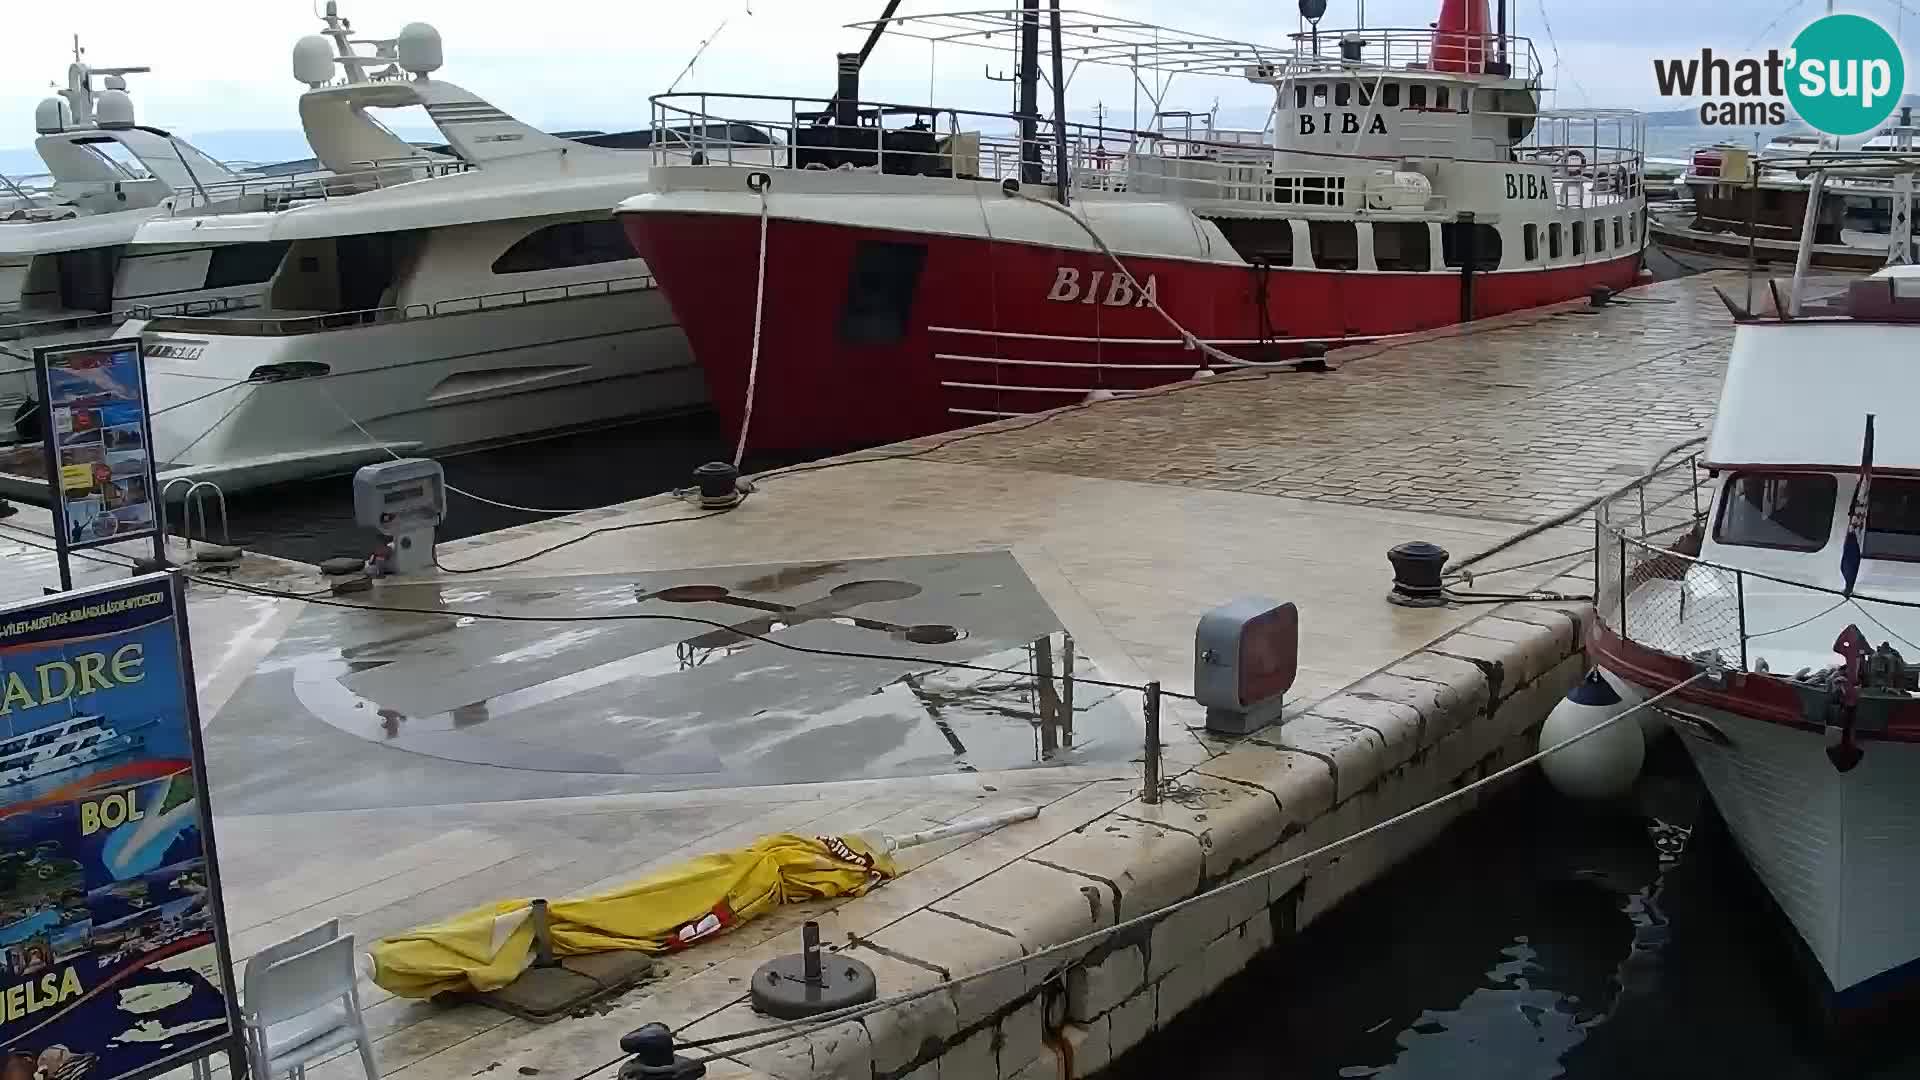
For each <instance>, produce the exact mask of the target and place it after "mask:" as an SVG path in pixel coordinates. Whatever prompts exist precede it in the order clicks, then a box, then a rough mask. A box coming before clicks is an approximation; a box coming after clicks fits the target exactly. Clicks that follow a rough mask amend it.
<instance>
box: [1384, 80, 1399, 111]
mask: <svg viewBox="0 0 1920 1080" xmlns="http://www.w3.org/2000/svg"><path fill="white" fill-rule="evenodd" d="M1380 103H1381V104H1382V105H1385V106H1386V107H1387V108H1389V109H1397V108H1399V107H1400V84H1399V83H1397V82H1390V83H1388V84H1387V85H1386V86H1385V87H1384V88H1383V89H1382V90H1381V91H1380Z"/></svg>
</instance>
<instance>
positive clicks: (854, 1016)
mask: <svg viewBox="0 0 1920 1080" xmlns="http://www.w3.org/2000/svg"><path fill="white" fill-rule="evenodd" d="M1708 674H1709V673H1708V672H1699V673H1696V674H1694V675H1692V676H1690V677H1689V678H1687V679H1685V680H1683V681H1681V682H1678V683H1675V684H1674V685H1673V686H1670V687H1668V688H1667V689H1665V690H1663V691H1661V692H1660V693H1658V694H1655V695H1653V696H1651V697H1649V698H1647V699H1646V700H1645V701H1642V702H1640V703H1639V704H1637V705H1634V706H1633V707H1631V708H1629V709H1624V710H1622V711H1621V712H1619V713H1616V714H1615V715H1613V716H1611V717H1609V718H1607V719H1606V720H1603V721H1601V722H1599V723H1597V724H1595V725H1593V726H1592V727H1590V728H1588V729H1586V730H1585V731H1582V732H1580V733H1578V734H1576V735H1573V736H1571V737H1569V738H1568V739H1566V740H1565V741H1563V742H1559V743H1555V744H1554V745H1552V746H1549V747H1546V748H1544V749H1542V750H1539V751H1537V752H1535V753H1533V754H1529V755H1528V756H1526V757H1524V758H1521V759H1520V760H1519V761H1516V762H1514V763H1513V764H1511V765H1508V766H1506V767H1505V768H1502V769H1499V770H1497V771H1495V772H1493V773H1489V774H1488V775H1486V776H1484V777H1482V778H1480V779H1478V780H1475V781H1472V782H1470V783H1468V784H1465V785H1463V786H1461V787H1459V788H1456V789H1454V790H1452V791H1449V792H1447V793H1445V794H1443V795H1441V796H1439V797H1437V798H1435V799H1432V800H1429V801H1428V802H1425V803H1422V804H1420V805H1419V806H1416V807H1414V808H1412V809H1410V810H1407V811H1405V812H1403V813H1400V814H1396V815H1395V816H1393V817H1390V818H1387V819H1386V820H1384V821H1379V822H1375V823H1374V824H1373V825H1370V826H1368V827H1366V828H1364V829H1361V830H1360V831H1358V832H1355V833H1352V834H1349V835H1347V836H1344V837H1341V838H1339V839H1336V840H1332V841H1329V842H1328V843H1326V844H1322V845H1321V846H1319V847H1317V848H1315V849H1313V850H1312V851H1308V852H1305V853H1303V854H1300V855H1296V856H1294V857H1292V858H1290V859H1286V860H1284V861H1282V862H1279V863H1276V864H1275V865H1273V866H1270V867H1267V868H1265V869H1263V870H1259V871H1256V872H1254V873H1252V874H1249V875H1247V876H1246V877H1243V878H1237V879H1235V880H1233V881H1230V882H1227V883H1226V884H1224V885H1220V886H1217V887H1215V888H1212V889H1208V890H1206V891H1205V892H1201V893H1198V894H1196V895H1194V896H1190V897H1188V898H1186V899H1185V900H1180V901H1177V902H1175V903H1172V904H1168V905H1167V906H1165V907H1162V908H1160V909H1158V910H1155V911H1150V912H1147V913H1145V914H1143V915H1136V916H1134V917H1133V918H1130V919H1126V920H1122V921H1120V922H1116V923H1115V924H1113V925H1112V926H1107V927H1102V928H1100V929H1098V930H1094V931H1092V932H1090V933H1086V934H1081V935H1079V936H1077V937H1073V938H1070V939H1068V940H1066V941H1062V942H1059V943H1058V944H1055V945H1050V946H1047V947H1045V948H1041V949H1037V950H1035V951H1033V952H1031V953H1026V954H1024V955H1022V956H1021V957H1020V958H1019V959H1016V960H1009V961H1006V962H1003V963H999V964H994V965H991V966H989V967H986V968H983V969H981V970H980V971H975V972H969V973H967V974H963V975H956V976H953V977H951V978H949V979H947V980H945V981H942V982H939V983H936V984H934V985H932V986H928V987H923V988H921V989H919V990H913V991H908V992H906V993H901V994H895V995H893V996H891V997H883V998H880V999H878V1000H875V1001H872V1002H869V1003H867V1004H865V1005H860V1006H855V1007H853V1008H848V1009H842V1010H838V1011H836V1012H831V1013H824V1014H821V1015H818V1016H814V1017H810V1018H808V1019H807V1020H804V1021H786V1022H782V1023H776V1024H768V1025H765V1026H762V1027H758V1028H751V1029H748V1030H745V1031H737V1032H733V1033H731V1034H727V1035H716V1036H713V1037H712V1038H707V1039H696V1040H691V1041H688V1042H682V1043H679V1044H678V1046H679V1048H681V1049H691V1050H710V1052H708V1053H704V1054H701V1055H698V1056H694V1057H686V1058H683V1059H682V1060H683V1061H686V1062H688V1063H689V1064H697V1065H705V1064H707V1063H709V1062H713V1061H718V1060H721V1059H722V1058H729V1057H737V1056H738V1055H740V1054H746V1053H751V1052H753V1051H755V1050H764V1049H767V1048H769V1047H772V1046H778V1045H780V1044H781V1043H785V1042H789V1041H791V1040H793V1039H798V1038H804V1037H806V1036H807V1035H808V1034H809V1033H810V1032H813V1031H818V1030H822V1029H824V1028H826V1027H829V1026H831V1025H834V1024H842V1023H847V1022H850V1021H854V1020H859V1019H862V1018H864V1017H867V1016H871V1015H873V1014H874V1013H878V1012H882V1011H884V1010H886V1009H891V1008H894V1007H896V1006H900V1005H906V1004H911V1003H912V1002H915V1001H919V1000H921V999H923V998H926V997H930V996H932V995H934V994H937V993H941V992H942V991H946V990H950V989H952V988H954V987H956V986H963V985H965V984H967V983H971V982H976V981H979V980H981V979H987V978H992V977H993V976H995V975H999V974H1003V973H1005V972H1007V971H1011V970H1013V969H1015V968H1020V967H1024V966H1025V965H1027V964H1030V963H1033V962H1035V961H1038V960H1044V959H1047V958H1049V957H1053V956H1058V955H1060V954H1062V953H1068V952H1072V951H1074V950H1077V949H1081V948H1084V947H1087V946H1091V945H1097V944H1099V943H1100V942H1102V941H1104V940H1106V939H1107V938H1109V937H1112V936H1113V935H1115V934H1120V933H1125V932H1126V931H1129V930H1133V929H1137V928H1140V927H1143V926H1149V925H1151V924H1153V923H1155V922H1157V921H1159V920H1161V919H1164V918H1166V917H1168V916H1170V915H1173V914H1175V913H1176V912H1179V911H1183V910H1185V909H1187V908H1189V907H1193V906H1194V905H1196V904H1200V903H1203V902H1205V901H1208V900H1212V899H1215V898H1217V897H1220V896H1223V895H1225V894H1227V893H1228V892H1230V891H1232V890H1234V889H1238V888H1244V887H1246V886H1248V885H1251V884H1253V883H1255V882H1260V881H1264V880H1266V879H1267V878H1269V877H1272V876H1274V875H1277V874H1279V873H1282V872H1283V871H1286V870H1290V869H1292V868H1294V867H1296V866H1299V865H1301V864H1303V863H1307V862H1311V861H1312V860H1314V859H1318V858H1323V857H1325V856H1327V855H1329V854H1331V853H1333V852H1335V851H1339V850H1342V849H1344V848H1347V847H1350V846H1352V845H1354V844H1357V843H1359V842H1361V841H1362V840H1365V839H1367V838H1369V837H1371V836H1374V835H1376V834H1378V833H1381V832H1385V831H1387V830H1389V829H1392V828H1394V827H1396V826H1398V825H1400V824H1402V823H1404V822H1407V821H1411V820H1413V819H1414V818H1417V817H1420V816H1421V815H1424V814H1427V813H1430V812H1432V811H1434V810H1436V809H1439V808H1440V807H1443V806H1446V805H1448V804H1450V803H1453V802H1455V801H1458V800H1460V799H1463V798H1465V797H1466V796H1468V795H1470V794H1472V793H1474V792H1476V791H1479V790H1481V789H1482V788H1485V787H1487V786H1488V785H1491V784H1494V783H1498V782H1499V781H1501V780H1504V779H1506V778H1507V777H1510V776H1512V775H1514V774H1515V773H1517V772H1519V771H1520V770H1522V769H1525V768H1528V767H1530V766H1532V765H1535V764H1537V763H1539V762H1540V761H1542V760H1544V759H1545V758H1547V757H1549V756H1551V755H1553V754H1556V753H1559V752H1560V751H1562V750H1565V749H1567V748H1568V747H1571V746H1575V745H1577V744H1579V743H1581V742H1583V741H1585V740H1586V739H1589V738H1593V737H1594V736H1596V735H1598V734H1599V733H1601V732H1603V731H1607V730H1610V729H1611V728H1612V727H1613V725H1615V724H1618V723H1622V722H1624V721H1626V720H1627V719H1628V718H1630V717H1634V716H1637V715H1638V714H1639V713H1640V711H1641V710H1642V709H1646V708H1650V707H1652V706H1653V705H1655V704H1656V703H1658V702H1660V701H1663V700H1665V699H1666V698H1668V697H1671V696H1673V695H1675V694H1678V693H1680V692H1681V691H1682V690H1685V689H1687V688H1688V687H1690V686H1692V685H1693V684H1695V683H1697V682H1699V681H1701V680H1702V679H1705V678H1707V677H1708ZM1151 685H1152V684H1149V686H1151ZM1071 963H1072V962H1071V961H1068V962H1067V963H1066V964H1065V965H1063V968H1062V969H1063V970H1064V968H1065V967H1070V966H1071ZM1057 974H1058V973H1057V972H1055V973H1049V976H1048V977H1052V976H1053V975H1057ZM1037 981H1039V982H1045V981H1046V979H1044V978H1043V979H1040V980H1037ZM740 1040H758V1041H752V1042H748V1043H747V1044H746V1045H744V1046H734V1047H733V1048H731V1049H725V1050H714V1049H711V1048H714V1047H720V1046H724V1045H726V1044H729V1043H735V1042H738V1041H740ZM619 1060H620V1059H617V1058H616V1059H615V1060H614V1061H612V1062H608V1063H607V1064H606V1065H602V1066H600V1067H599V1068H597V1069H593V1070H591V1071H589V1072H587V1073H583V1074H581V1076H580V1077H577V1078H575V1080H585V1078H586V1077H588V1076H591V1075H593V1073H597V1072H599V1071H600V1070H601V1069H605V1068H607V1067H608V1066H610V1065H613V1064H615V1063H617V1062H618V1061H619Z"/></svg>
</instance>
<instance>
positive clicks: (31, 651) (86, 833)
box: [0, 571, 246, 1080]
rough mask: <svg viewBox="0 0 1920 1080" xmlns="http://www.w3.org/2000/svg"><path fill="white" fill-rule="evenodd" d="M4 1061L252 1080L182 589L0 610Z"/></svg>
mask: <svg viewBox="0 0 1920 1080" xmlns="http://www.w3.org/2000/svg"><path fill="white" fill-rule="evenodd" d="M0 756H6V757H7V760H8V761H9V763H10V764H9V768H8V771H7V773H6V779H5V780H4V782H0V985H4V990H0V1059H4V1060H5V1062H6V1064H7V1067H8V1069H9V1070H12V1069H14V1068H15V1067H16V1065H17V1066H18V1067H19V1068H21V1069H23V1070H25V1071H27V1072H31V1073H33V1074H34V1075H35V1076H36V1077H42V1076H43V1077H44V1078H45V1080H150V1078H152V1077H156V1076H159V1075H161V1074H162V1073H166V1072H169V1071H171V1070H174V1069H178V1068H181V1067H182V1066H189V1067H191V1069H192V1071H193V1072H194V1074H195V1075H196V1076H207V1075H208V1074H209V1073H210V1072H211V1068H210V1066H209V1064H208V1059H209V1057H210V1056H211V1055H212V1054H214V1053H218V1052H224V1053H225V1054H226V1055H227V1057H228V1061H229V1063H230V1065H231V1066H232V1070H233V1074H234V1076H236V1077H244V1076H245V1073H246V1053H245V1049H244V1046H245V1042H244V1036H243V1034H242V1031H243V1029H242V1026H241V1023H240V1017H239V1008H238V1004H239V1003H238V988H237V987H236V986H235V985H234V976H233V962H232V953H231V950H230V946H229V941H228V936H227V930H226V911H225V905H224V903H223V901H222V896H221V883H220V872H219V860H218V857H217V854H216V851H215V847H214V840H213V811H212V808H211V806H210V805H209V802H208V795H207V767H206V756H205V751H204V749H203V747H202V745H201V739H200V718H199V707H198V704H197V702H196V701H195V695H194V675H193V658H192V651H191V647H190V641H189V635H188V627H187V608H186V578H185V576H184V574H182V573H181V572H179V571H172V572H167V573H154V574H145V575H142V576H140V577H137V578H134V579H132V580H130V581H114V582H108V583H105V584H100V585H93V586H87V587H85V588H81V589H78V590H74V591H70V592H63V593H59V594H56V595H53V596H49V597H44V598H40V599H36V600H33V601H30V602H26V603H21V604H16V605H11V606H5V607H0Z"/></svg>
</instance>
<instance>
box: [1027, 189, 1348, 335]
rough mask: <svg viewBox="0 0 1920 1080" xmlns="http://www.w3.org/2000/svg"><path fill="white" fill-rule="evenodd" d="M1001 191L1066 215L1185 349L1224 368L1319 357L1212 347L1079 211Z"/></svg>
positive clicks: (1043, 200)
mask: <svg viewBox="0 0 1920 1080" xmlns="http://www.w3.org/2000/svg"><path fill="white" fill-rule="evenodd" d="M1001 190H1002V191H1005V192H1006V193H1007V194H1009V195H1012V196H1013V197H1014V198H1016V199H1025V200H1027V201H1028V202H1030V203H1034V204H1035V205H1038V206H1044V207H1046V208H1047V209H1049V210H1053V211H1056V212H1058V213H1060V214H1064V215H1066V218H1067V220H1068V221H1071V222H1073V223H1074V224H1075V225H1078V226H1080V230H1081V231H1082V232H1084V233H1086V234H1087V236H1088V238H1089V239H1091V240H1092V241H1093V242H1094V244H1095V246H1097V247H1099V249H1100V251H1101V253H1102V254H1104V255H1105V256H1106V257H1107V258H1108V259H1110V260H1112V262H1113V265H1114V266H1115V267H1117V268H1118V269H1119V271H1120V274H1121V276H1122V277H1125V278H1126V279H1127V284H1128V285H1131V286H1132V287H1133V295H1135V296H1138V297H1141V298H1143V299H1145V300H1146V302H1147V303H1148V304H1149V305H1150V306H1152V308H1153V310H1155V311H1157V312H1159V313H1160V317H1161V318H1163V319H1165V320H1167V325H1168V326H1171V327H1173V331H1174V333H1176V334H1179V335H1180V340H1181V341H1183V342H1185V343H1186V346H1187V348H1189V349H1197V350H1199V352H1200V355H1202V356H1204V357H1206V358H1207V359H1209V360H1216V361H1218V362H1220V363H1222V364H1224V365H1226V366H1227V367H1236V368H1261V367H1296V366H1298V365H1300V364H1302V363H1305V362H1307V361H1310V360H1318V359H1320V357H1317V356H1316V357H1301V358H1300V359H1298V360H1244V359H1242V358H1240V357H1238V356H1235V355H1233V354H1232V353H1230V352H1224V351H1222V350H1220V349H1216V348H1214V347H1213V346H1211V345H1209V344H1207V343H1206V342H1204V341H1201V340H1200V338H1199V337H1198V336H1196V335H1195V334H1194V333H1193V332H1192V331H1190V330H1188V329H1187V328H1186V327H1184V326H1181V325H1180V322H1179V320H1178V319H1175V318H1174V317H1173V316H1172V315H1169V314H1167V309H1166V308H1163V307H1161V306H1160V298H1159V297H1157V296H1155V295H1154V294H1153V293H1152V292H1151V291H1150V290H1148V289H1146V288H1145V287H1143V286H1142V285H1141V284H1140V280H1139V279H1138V278H1136V277H1134V276H1133V271H1131V270H1129V269H1127V264H1126V263H1124V262H1121V261H1120V256H1119V255H1118V254H1116V253H1115V252H1114V250H1113V249H1112V248H1110V247H1108V246H1107V242H1106V241H1105V240H1103V239H1101V237H1100V234H1099V233H1097V232H1095V231H1094V228H1093V225H1092V224H1090V223H1089V222H1088V221H1087V220H1086V219H1085V218H1083V217H1081V216H1080V215H1079V214H1076V213H1074V212H1073V211H1072V210H1069V209H1067V208H1066V207H1064V206H1062V205H1060V204H1059V203H1057V202H1053V201H1052V200H1049V199H1041V198H1036V197H1035V196H1032V195H1029V194H1027V193H1026V192H1025V191H1022V190H1020V189H1019V188H1016V187H1002V188H1001ZM1368 340H1373V339H1368ZM1198 368H1199V370H1202V371H1212V370H1213V365H1212V364H1206V363H1202V364H1200V365H1198Z"/></svg>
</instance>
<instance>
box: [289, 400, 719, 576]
mask: <svg viewBox="0 0 1920 1080" xmlns="http://www.w3.org/2000/svg"><path fill="white" fill-rule="evenodd" d="M314 387H315V389H317V390H318V391H319V393H320V396H321V397H323V398H325V399H327V404H329V405H331V406H333V409H334V411H335V412H337V413H339V414H340V415H341V416H342V417H344V418H345V419H346V421H347V423H349V424H352V425H353V427H354V430H356V431H358V432H359V433H360V434H361V435H363V436H365V437H366V440H367V441H368V442H370V443H372V444H373V445H375V446H377V447H379V448H380V449H381V450H383V451H385V452H386V455H387V456H388V457H390V458H392V459H393V460H395V461H403V460H405V459H404V458H402V457H401V456H400V455H399V453H398V452H396V451H395V450H394V448H393V447H391V446H389V445H387V443H386V442H385V441H384V440H382V439H380V438H379V437H378V436H376V435H374V433H373V432H371V431H368V430H367V428H366V425H365V424H362V423H361V422H360V421H359V420H357V419H355V418H354V415H353V414H352V413H350V412H348V411H347V409H346V406H344V405H342V404H340V400H339V399H338V398H336V397H334V396H333V394H332V393H330V392H329V391H328V390H327V388H326V385H325V384H324V383H322V382H320V381H318V380H314ZM441 483H443V484H445V486H446V489H447V490H448V491H451V492H453V493H454V494H455V495H459V496H461V497H463V498H467V499H472V500H473V501H474V502H477V503H485V504H486V505H488V506H497V507H499V508H500V509H502V510H515V511H518V512H520V513H523V514H541V515H544V516H546V517H566V516H568V515H570V514H582V513H585V512H587V511H588V510H598V509H601V507H598V506H581V507H575V508H573V509H571V510H554V509H551V508H549V507H544V506H521V505H519V504H518V503H510V502H502V501H500V500H499V499H489V498H487V497H486V496H485V495H476V494H474V493H473V492H471V491H468V490H466V489H465V488H458V487H455V486H453V485H452V484H447V483H446V481H445V478H444V477H442V479H441ZM671 520H676V521H687V520H692V519H691V518H675V519H671ZM556 550H557V549H556ZM508 565H511V564H508ZM449 572H450V573H459V572H460V571H449Z"/></svg>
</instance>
